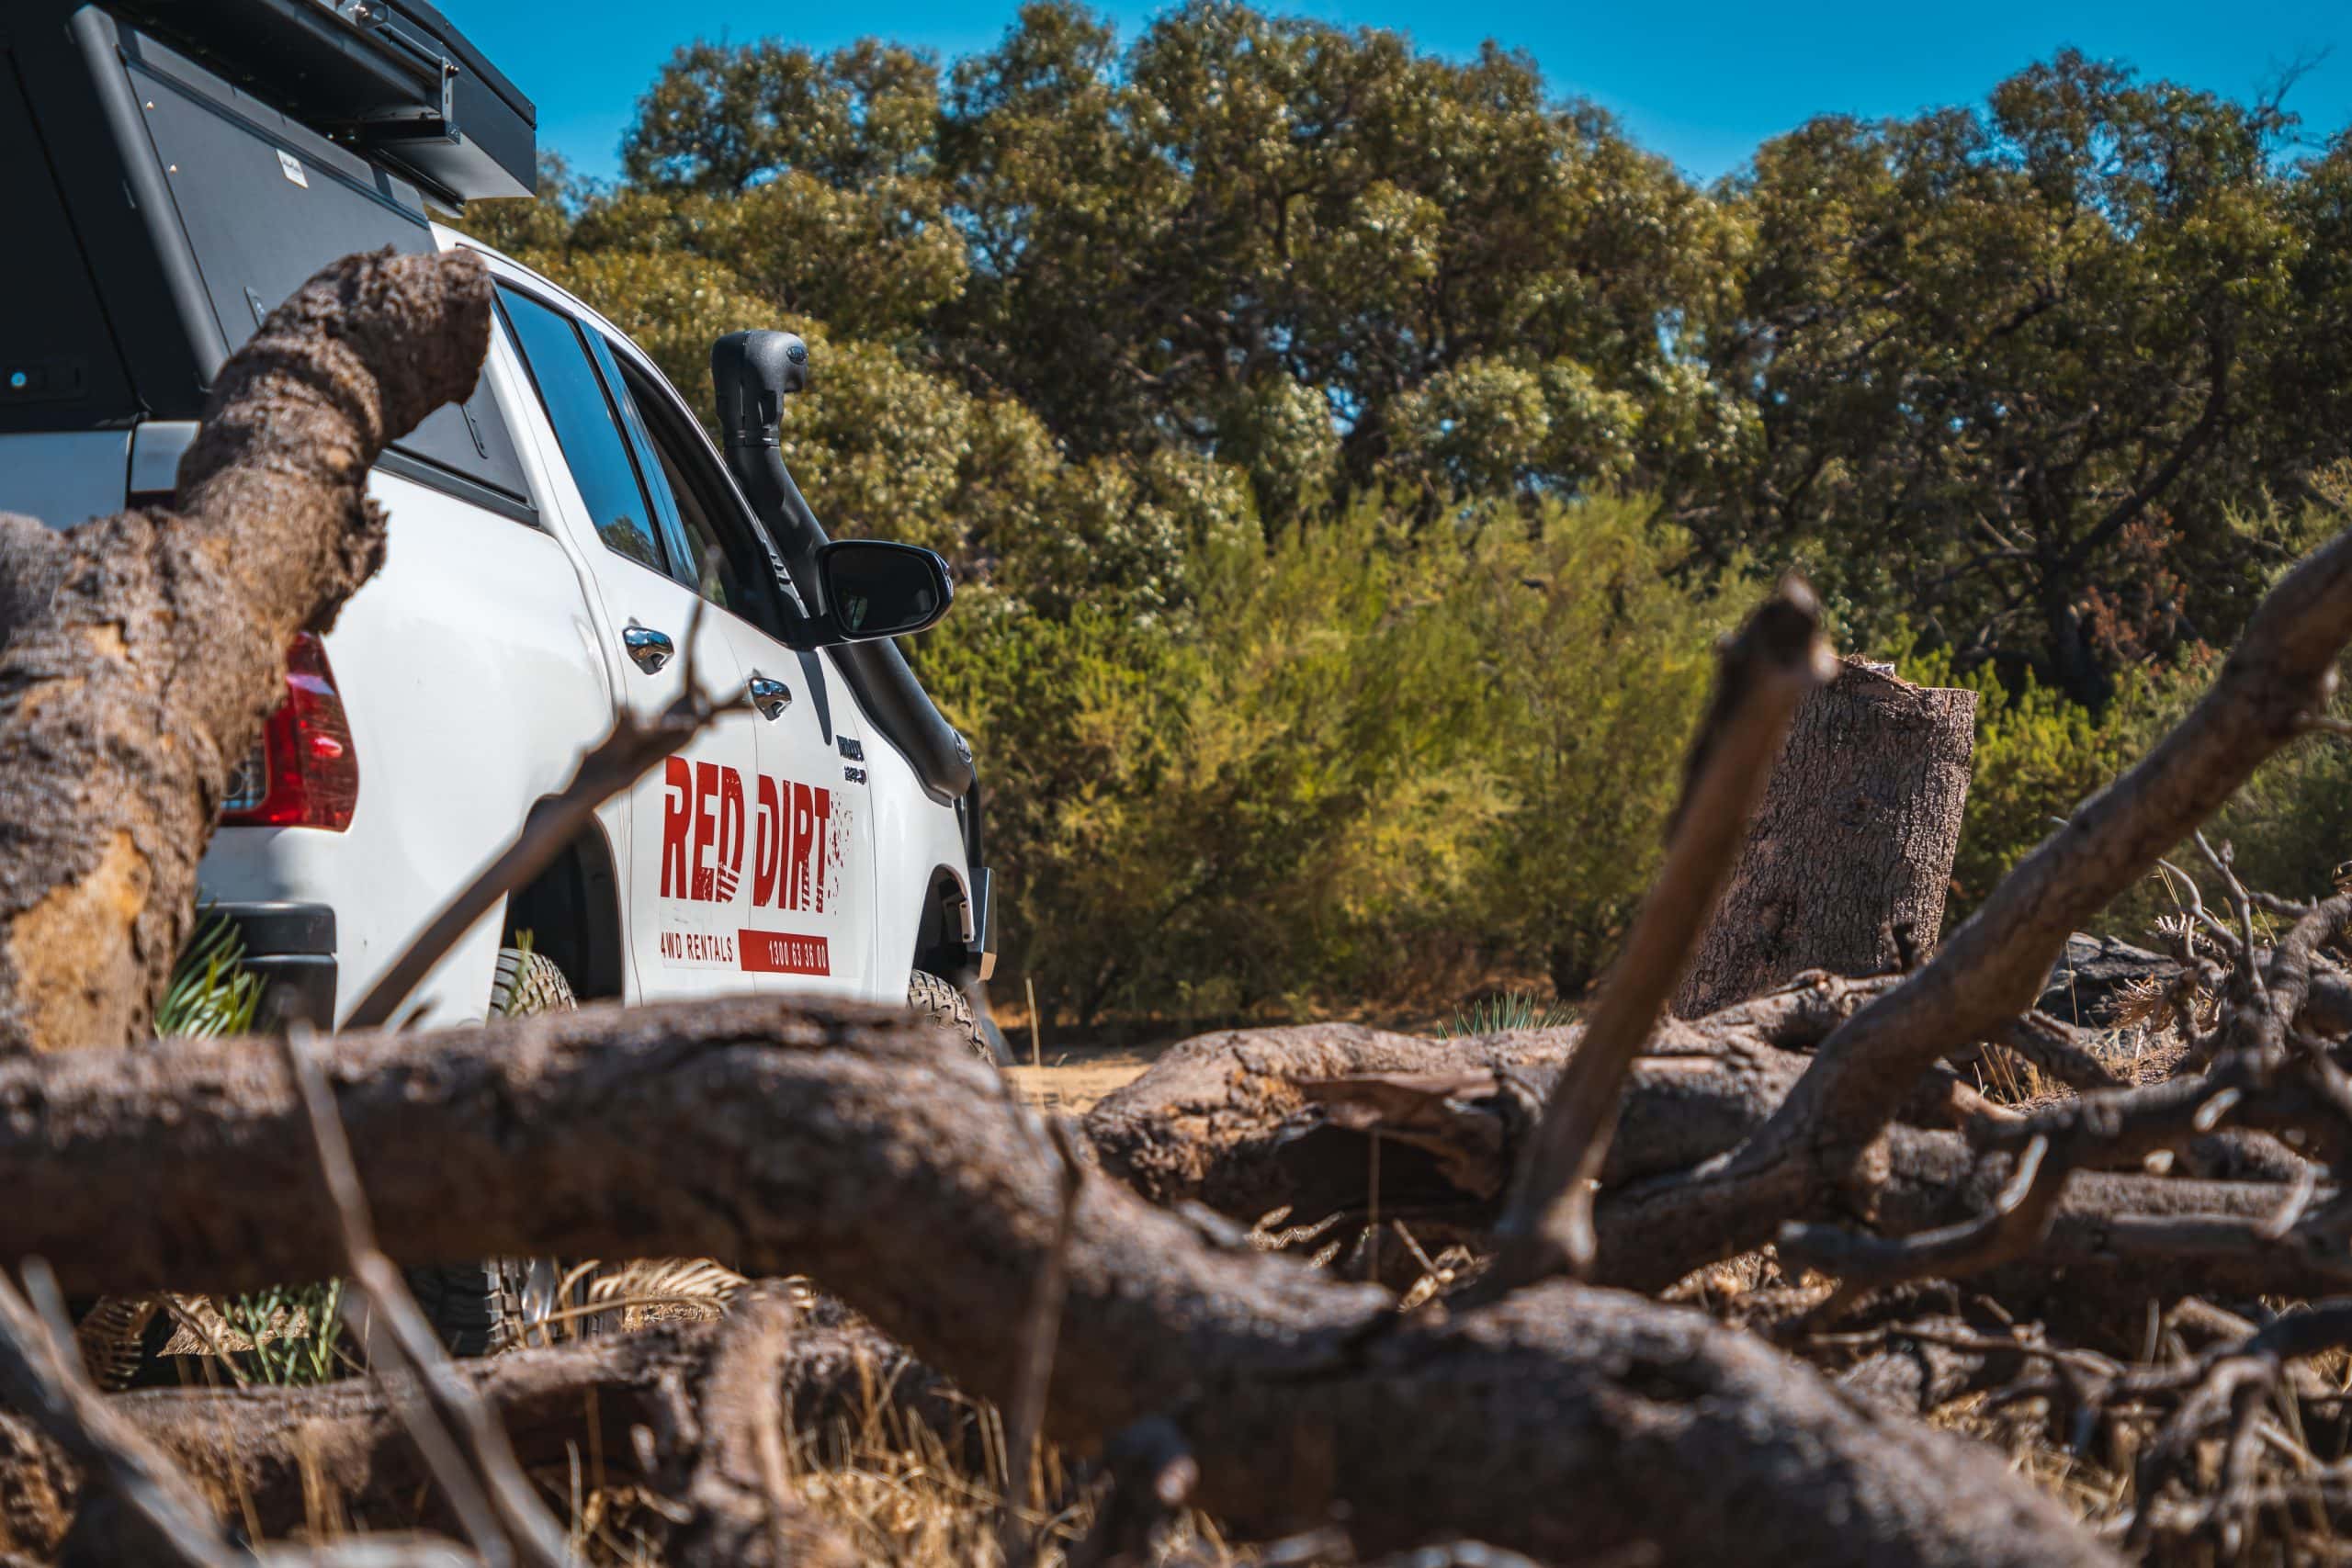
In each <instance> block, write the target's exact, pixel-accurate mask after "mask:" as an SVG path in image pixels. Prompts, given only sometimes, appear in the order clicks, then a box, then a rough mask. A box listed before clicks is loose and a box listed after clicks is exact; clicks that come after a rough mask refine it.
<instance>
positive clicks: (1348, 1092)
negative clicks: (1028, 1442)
mask: <svg viewBox="0 0 2352 1568" xmlns="http://www.w3.org/2000/svg"><path fill="white" fill-rule="evenodd" d="M1892 983H1893V982H1892V981H1891V980H1883V979H1882V980H1873V981H1849V980H1841V979H1838V978H1837V977H1835V976H1826V975H1823V976H1805V977H1804V979H1803V980H1801V981H1800V982H1799V983H1798V984H1796V985H1793V986H1791V987H1787V988H1786V989H1784V990H1782V991H1780V992H1777V993H1775V994H1773V995H1771V996H1768V997H1758V998H1755V999H1753V1000H1751V1001H1748V1002H1745V1003H1742V1004H1740V1005H1738V1006H1736V1007H1732V1008H1726V1009H1724V1010H1723V1011H1721V1012H1718V1013H1716V1014H1714V1015H1713V1016H1712V1017H1710V1018H1706V1019H1702V1020H1698V1021H1682V1020H1678V1019H1667V1020H1665V1021H1662V1022H1661V1023H1660V1025H1659V1027H1658V1029H1657V1032H1656V1033H1655V1034H1654V1035H1652V1036H1651V1038H1650V1040H1649V1041H1648V1042H1647V1043H1646V1044H1645V1047H1644V1049H1643V1053H1642V1055H1640V1056H1638V1057H1636V1058H1635V1060H1634V1067H1633V1071H1632V1074H1631V1076H1630V1077H1629V1080H1628V1083H1627V1087H1626V1095H1625V1102H1624V1105H1623V1109H1622V1111H1621V1112H1620V1114H1619V1119H1618V1131H1617V1136H1616V1138H1615V1139H1614V1141H1613V1142H1612V1143H1611V1145H1610V1149H1609V1157H1608V1160H1607V1162H1606V1163H1605V1164H1604V1165H1603V1167H1602V1179H1603V1181H1604V1182H1612V1183H1613V1182H1619V1181H1626V1180H1631V1179H1635V1178H1638V1177H1642V1176H1648V1175H1655V1174H1659V1173H1663V1172H1668V1171H1675V1170H1680V1169H1684V1168H1689V1167H1691V1166H1693V1165H1696V1164H1698V1163H1699V1162H1700V1161H1702V1160H1703V1159H1706V1158H1707V1157H1709V1156H1712V1155H1716V1154H1720V1153H1722V1152H1723V1151H1724V1150H1725V1149H1729V1148H1732V1147H1734V1146H1735V1145H1737V1144H1738V1143H1739V1141H1740V1140H1741V1139H1743V1138H1745V1137H1746V1136H1747V1134H1750V1133H1752V1132H1753V1131H1755V1130H1756V1129H1757V1128H1758V1127H1759V1126H1761V1125H1763V1123H1764V1121H1765V1119H1766V1118H1767V1117H1769V1116H1770V1115H1771V1113H1772V1111H1773V1110H1774V1109H1775V1108H1776V1107H1778V1106H1779V1104H1780V1102H1781V1099H1782V1097H1784V1096H1785V1095H1786V1094H1787V1093H1788V1091H1789V1089H1790V1088H1791V1087H1792V1086H1793V1085H1794V1083H1795V1082H1796V1080H1797V1078H1798V1077H1800V1076H1801V1075H1802V1074H1803V1073H1804V1069H1805V1066H1806V1064H1807V1057H1806V1055H1804V1053H1805V1052H1806V1051H1807V1049H1809V1048H1810V1047H1811V1046H1812V1045H1815V1044H1816V1043H1819V1042H1820V1041H1821V1040H1822V1039H1824V1038H1825V1037H1826V1036H1827V1034H1828V1033H1829V1032H1830V1030H1831V1029H1833V1028H1835V1027H1836V1026H1837V1025H1838V1023H1840V1022H1842V1021H1844V1020H1845V1019H1846V1018H1848V1017H1849V1016H1850V1015H1851V1014H1852V1013H1853V1012H1854V1011H1855V1010H1857V1009H1858V1008H1860V1006H1861V1005H1862V1004H1863V1003H1864V1002H1866V1001H1867V1000H1869V999H1870V998H1871V997H1873V996H1876V995H1878V994H1879V993H1880V992H1881V991H1883V990H1884V989H1885V988H1886V987H1888V986H1889V985H1891V984H1892ZM1581 1034H1582V1029H1581V1026H1577V1025H1571V1026H1569V1027H1567V1028H1565V1029H1550V1030H1523V1031H1519V1032H1510V1033H1503V1034H1491V1035H1475V1036H1467V1037H1464V1038H1459V1039H1452V1040H1421V1039H1416V1038H1414V1037H1412V1036H1409V1035H1403V1034H1392V1033H1386V1032H1381V1031H1378V1030H1372V1029H1365V1028H1363V1027H1360V1026H1358V1025H1354V1024H1338V1023H1334V1024H1308V1025H1300V1026H1295V1027H1289V1028H1280V1029H1257V1030H1247V1031H1228V1032H1223V1033H1218V1034H1208V1035H1202V1036H1199V1037H1197V1038H1195V1039H1193V1040H1188V1041H1185V1042H1183V1043H1182V1044H1179V1045H1176V1046H1173V1047H1171V1048H1170V1050H1168V1051H1167V1052H1166V1053H1164V1054H1163V1055H1161V1056H1160V1057H1159V1060H1157V1061H1156V1062H1154V1063H1153V1064H1152V1066H1150V1067H1149V1068H1148V1069H1147V1070H1146V1071H1145V1072H1144V1073H1143V1074H1142V1075H1141V1076H1140V1077H1136V1078H1135V1079H1134V1080H1132V1081H1131V1082H1129V1083H1127V1084H1125V1085H1124V1086H1123V1087H1121V1088H1120V1089H1116V1090H1114V1091H1113V1092H1112V1093H1111V1094H1109V1095H1107V1096H1105V1097H1104V1098H1103V1100H1099V1101H1098V1102H1096V1104H1095V1105H1094V1107H1093V1108H1092V1109H1091V1111H1088V1112H1087V1114H1086V1117H1085V1120H1084V1122H1083V1123H1082V1125H1083V1127H1084V1129H1085V1132H1086V1135H1087V1139H1088V1142H1089V1143H1090V1144H1091V1145H1092V1146H1093V1148H1094V1150H1095V1151H1096V1153H1097V1155H1098V1156H1099V1157H1100V1159H1101V1161H1102V1164H1103V1168H1104V1169H1105V1170H1106V1171H1108V1172H1110V1173H1111V1174H1113V1175H1114V1176H1116V1177H1117V1178H1118V1179H1120V1180H1122V1181H1124V1182H1125V1183H1126V1184H1127V1185H1128V1186H1129V1187H1131V1188H1133V1189H1134V1190H1136V1191H1137V1192H1139V1193H1141V1194H1142V1195H1143V1196H1144V1197H1146V1198H1148V1199H1150V1200H1151V1201H1153V1202H1155V1203H1159V1204H1161V1205H1163V1206H1167V1205H1172V1204H1177V1203H1183V1202H1198V1203H1204V1204H1206V1205H1207V1206H1208V1207H1210V1208H1212V1209H1215V1210H1216V1211H1217V1212H1219V1213H1223V1214H1225V1215H1227V1217H1229V1218H1231V1219H1234V1220H1237V1221H1238V1222H1239V1223H1241V1224H1245V1225H1246V1224H1251V1223H1253V1222H1255V1221H1256V1220H1258V1219H1260V1218H1261V1217H1262V1216H1264V1215H1266V1214H1268V1213H1271V1212H1272V1211H1275V1210H1278V1209H1285V1208H1286V1209H1289V1210H1291V1211H1292V1215H1291V1217H1292V1219H1293V1220H1294V1221H1315V1220H1319V1219H1322V1218H1323V1217H1324V1216H1326V1215H1329V1214H1332V1213H1342V1214H1350V1215H1352V1214H1356V1213H1363V1212H1365V1211H1367V1210H1368V1209H1369V1208H1371V1207H1373V1206H1374V1204H1373V1203H1371V1202H1370V1201H1369V1198H1370V1194H1369V1191H1368V1185H1367V1183H1368V1179H1369V1173H1370V1160H1369V1157H1368V1146H1367V1145H1368V1140H1369V1138H1370V1136H1371V1134H1373V1133H1374V1132H1375V1131H1376V1132H1378V1134H1380V1136H1381V1139H1382V1143H1383V1153H1382V1157H1381V1162H1380V1178H1381V1180H1380V1192H1379V1197H1378V1202H1377V1205H1376V1206H1377V1207H1378V1209H1379V1211H1380V1213H1382V1214H1384V1215H1386V1216H1391V1217H1396V1218H1402V1219H1406V1220H1408V1222H1410V1221H1414V1220H1420V1221H1429V1222H1433V1223H1436V1224H1441V1225H1444V1226H1449V1227H1450V1226H1457V1225H1458V1226H1463V1227H1468V1228H1474V1229H1476V1228H1483V1227H1484V1226H1485V1225H1486V1224H1487V1223H1488V1222H1490V1221H1491V1220H1492V1218H1493V1215H1494V1208H1495V1203H1496V1201H1497V1199H1498V1196H1499V1194H1500V1192H1501V1190H1502V1188H1503V1186H1504V1184H1505V1183H1506V1182H1507V1181H1508V1179H1509V1178H1510V1170H1511V1168H1512V1166H1513V1163H1514V1161H1515V1160H1516V1158H1517V1156H1518V1152H1519V1148H1520V1145H1521V1139H1522V1138H1523V1137H1524V1135H1525V1134H1526V1132H1527V1130H1528V1128H1529V1127H1530V1126H1531V1125H1532V1122H1533V1118H1534V1112H1535V1109H1536V1108H1537V1107H1540V1106H1541V1105H1542V1103H1543V1101H1544V1098H1545V1097H1546V1096H1548V1095H1549V1094H1550V1093H1551V1090H1552V1086H1553V1083H1554V1082H1555V1079H1556V1078H1557V1077H1558V1076H1559V1073H1560V1069H1561V1067H1562V1066H1563V1065H1564V1064H1565V1063H1566V1061H1567V1059H1568V1056H1569V1055H1570V1054H1571V1053H1572V1052H1573V1051H1574V1050H1575V1049H1576V1044H1577V1040H1578V1039H1579V1038H1580V1037H1581Z"/></svg>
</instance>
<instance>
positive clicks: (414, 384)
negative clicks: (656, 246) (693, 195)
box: [0, 252, 491, 1051]
mask: <svg viewBox="0 0 2352 1568" xmlns="http://www.w3.org/2000/svg"><path fill="white" fill-rule="evenodd" d="M490 312H491V288H490V282H489V277H488V275H487V274H486V273H485V272H484V271H483V270H482V268H481V264H480V263H479V262H478V261H477V260H476V259H475V258H474V257H473V256H472V255H471V254H469V253H466V252H458V253H456V254H452V255H449V256H396V255H393V254H390V252H386V253H384V254H378V255H368V256H352V257H347V258H345V260H343V261H340V262H337V263H336V264H334V265H333V266H331V267H329V268H327V269H326V270H325V271H324V272H322V273H321V274H320V275H319V276H317V277H315V278H313V279H311V282H309V283H308V284H306V285H304V286H303V288H301V289H300V291H298V292H297V293H296V294H295V295H294V297H293V298H292V299H288V301H287V302H286V303H285V304H283V305H281V306H279V307H278V308H277V310H274V311H272V312H271V313H270V316H269V318H268V320H267V321H264V322H263V323H262V326H261V329H260V331H259V332H257V333H254V337H253V339H252V341H250V342H249V343H247V344H245V346H244V347H243V348H242V349H240V350H238V352H237V353H236V355H234V356H233V357H232V358H231V359H230V361H229V363H228V364H227V365H226V366H224V367H222V369H221V372H220V380H219V382H218V383H217V384H216V385H215V386H214V388H213V389H212V393H211V396H210V398H209V400H208V401H207V403H206V410H205V419H204V424H203V428H202V429H201V430H199V431H198V434H197V439H196V441H195V443H194V445H192V446H190V447H189V448H188V451H187V456H186V457H183V458H182V459H181V462H180V471H179V491H178V495H177V497H176V501H177V503H178V511H177V512H176V513H173V512H166V511H162V510H154V509H150V510H143V511H139V512H130V513H120V514H118V515H116V516H112V517H102V518H97V519H94V520H92V521H90V522H87V523H85V524H83V525H80V526H79V527H75V528H73V529H70V530H65V531H62V532H60V531H53V530H51V529H49V528H46V527H44V526H42V525H40V523H38V522H35V521H34V520H32V519H30V518H26V517H17V516H12V515H0V1051H21V1050H25V1049H28V1048H29V1049H32V1050H38V1051H53V1050H59V1049H63V1048H66V1047H72V1046H82V1045H120V1044H127V1043H130V1042H131V1041H133V1040H136V1039H139V1038H141V1036H143V1034H144V1033H145V1032H146V1030H147V1025H148V1021H149V1020H150V1019H151V1018H152V1017H153V1009H154V1003H155V1000H156V998H158V997H159V996H160V994H161V992H162V990H163V987H164V982H165V980H166V978H167V976H169V974H170V970H171V965H172V962H173V960H174V958H175V956H176V955H177V954H178V953H179V951H180V949H181V947H182V945H183V944H184V942H186V940H187V936H188V934H189V931H190V927H191V924H192V921H193V918H194V908H195V897H196V863H197V860H198V857H199V856H200V855H201V854H202V853H203V851H204V844H205V840H206V838H207V837H208V835H209V831H210V829H211V824H212V819H213V818H214V816H215V815H216V813H217V812H218V810H219V808H220V799H221V791H222V789H223V787H224V786H225V784H226V782H227V777H228V771H229V769H230V768H231V766H232V765H233V764H234V763H235V762H236V761H238V760H239V759H241V758H243V756H244V755H245V753H246V752H247V751H249V750H251V749H252V748H253V745H254V741H255V740H257V739H259V738H260V734H261V726H262V722H263V720H264V719H266V717H267V716H268V714H269V712H270V710H271V709H272V708H273V707H275V706H276V705H277V699H278V698H279V697H280V696H282V695H283V693H284V689H285V681H284V676H285V659H286V649H287V644H288V640H289V639H290V638H291V637H293V634H294V633H295V632H296V631H298V630H300V629H302V628H304V627H306V626H309V627H322V626H325V625H327V624H328V623H329V622H331V621H332V620H333V618H334V612H335V610H336V609H337V608H338V607H339V606H340V605H341V604H342V603H343V601H344V600H345V598H347V597H348V596H349V595H350V594H351V592H353V590H355V589H356V588H357V587H358V585H359V584H360V583H361V582H362V581H365V580H366V579H367V578H368V574H369V573H371V572H373V571H374V570H376V567H377V566H378V564H379V562H380V561H381V560H382V558H383V551H384V531H383V519H382V518H381V517H380V516H379V515H378V514H377V513H376V512H375V510H374V508H372V507H371V506H370V505H369V504H368V502H367V498H366V495H365V493H364V488H365V485H366V483H367V478H368V468H369V467H370V466H371V465H372V464H373V463H374V462H375V460H376V457H377V455H378V453H379V452H380V451H381V450H382V449H383V447H384V446H385V444H386V443H387V442H390V441H391V440H394V439H396V438H397V437H399V436H400V435H401V434H405V433H406V432H407V431H408V430H409V429H410V428H412V427H413V425H414V424H415V423H417V421H419V420H421V419H423V418H424V416H425V415H426V414H427V413H429V412H432V411H433V410H434V409H435V408H436V407H437V406H439V405H440V404H442V403H444V402H447V401H448V400H451V399H454V398H461V397H464V396H465V395H466V394H467V393H468V392H469V390H470V389H471V388H472V387H473V384H474V379H475V377H476V374H477V373H478V371H479V370H480V368H481V359H482V355H483V354H484V352H485V351H486V350H487V348H488V345H489V341H490V339H489V333H490Z"/></svg>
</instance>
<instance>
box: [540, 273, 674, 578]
mask: <svg viewBox="0 0 2352 1568" xmlns="http://www.w3.org/2000/svg"><path fill="white" fill-rule="evenodd" d="M498 292H499V297H500V299H501V302H502V303H503V305H504V307H505V310H506V321H507V324H508V325H509V326H511V327H512V328H513V329H514V332H515V344H516V345H517V346H519V347H520V348H521V349H522V351H523V359H524V362H525V363H526V365H528V366H529V367H530V370H531V379H532V381H533V383H534V384H536V385H537V388H538V389H539V402H540V404H541V405H542V406H543V407H545V408H546V410H547V411H548V423H549V424H551V425H553V426H554V427H555V438H556V441H557V443H558V444H559V445H560V446H562V448H563V460H564V462H565V464H566V465H567V466H569V467H570V468H571V477H572V479H574V480H575V481H577V482H578V484H579V486H580V498H581V500H582V501H584V502H587V503H588V514H589V517H590V519H591V520H592V521H593V522H594V524H595V525H596V532H597V534H598V536H601V537H602V538H603V539H604V541H605V545H606V546H608V547H610V548H611V549H612V550H613V551H614V552H615V553H616V554H619V555H624V556H627V557H628V558H629V559H631V560H633V561H636V562H638V563H639V564H640V565H643V566H649V567H651V568H652V569H653V570H655V571H659V572H667V571H668V570H670V562H669V558H668V556H667V555H666V553H665V552H664V551H663V550H662V543H661V540H660V538H659V536H658V534H657V529H658V527H659V525H658V524H657V523H656V522H655V520H654V514H653V510H652V507H651V506H650V503H649V502H647V500H646V494H645V489H644V487H643V486H642V485H640V484H639V482H638V472H637V465H636V463H635V462H634V461H632V460H631V458H630V457H629V453H628V446H627V445H626V444H625V443H624V442H623V441H622V439H621V433H620V431H619V429H618V427H617V426H616V424H615V423H614V421H613V406H612V404H611V402H610V401H609V400H607V399H606V398H605V387H604V383H603V382H602V381H601V380H599V379H598V378H597V376H596V370H595V367H594V366H593V365H591V364H590V363H589V361H588V354H587V349H586V346H585V345H584V344H582V342H581V341H580V332H579V329H578V328H576V327H574V326H573V325H572V323H571V318H570V317H568V316H566V315H564V314H562V313H561V312H560V311H558V310H549V309H548V307H547V306H545V305H542V304H540V303H539V302H538V301H537V300H536V299H530V298H528V297H526V296H525V295H521V294H517V293H515V291H513V290H512V289H508V288H501V289H500V290H499V291H498Z"/></svg>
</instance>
